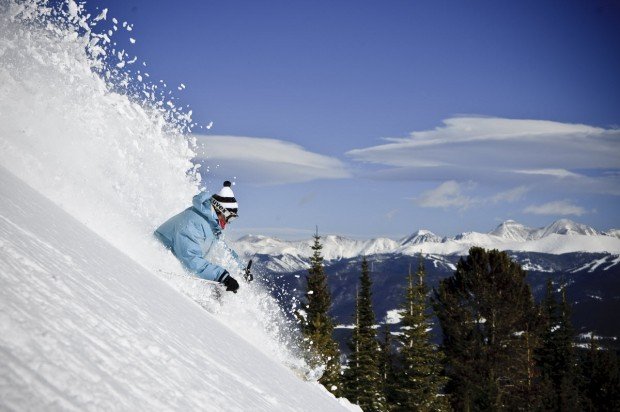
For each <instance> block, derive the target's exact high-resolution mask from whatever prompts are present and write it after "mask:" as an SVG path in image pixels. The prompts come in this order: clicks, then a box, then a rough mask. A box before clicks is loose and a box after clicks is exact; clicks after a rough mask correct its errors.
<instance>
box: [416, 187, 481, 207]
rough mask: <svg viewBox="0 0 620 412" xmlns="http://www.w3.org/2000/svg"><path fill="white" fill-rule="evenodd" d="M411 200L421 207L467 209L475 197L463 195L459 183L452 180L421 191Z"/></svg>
mask: <svg viewBox="0 0 620 412" xmlns="http://www.w3.org/2000/svg"><path fill="white" fill-rule="evenodd" d="M413 201H414V202H415V203H416V204H417V205H418V206H421V207H434V208H435V207H438V208H446V209H447V208H457V209H467V208H468V207H469V206H471V205H472V204H473V203H475V202H476V200H475V199H473V198H471V197H469V196H465V195H463V193H462V188H461V185H459V183H458V182H456V181H454V180H449V181H447V182H443V183H442V184H440V185H439V186H438V187H436V188H435V189H431V190H427V191H426V192H423V193H422V194H421V195H420V196H419V197H416V198H414V199H413Z"/></svg>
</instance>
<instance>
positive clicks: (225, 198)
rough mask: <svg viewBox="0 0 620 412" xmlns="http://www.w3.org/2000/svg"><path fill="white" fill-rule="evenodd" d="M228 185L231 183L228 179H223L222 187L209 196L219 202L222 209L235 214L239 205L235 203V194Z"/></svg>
mask: <svg viewBox="0 0 620 412" xmlns="http://www.w3.org/2000/svg"><path fill="white" fill-rule="evenodd" d="M230 186H232V183H230V182H229V181H228V180H227V181H225V182H224V186H223V187H222V189H221V190H220V191H219V192H218V193H217V194H214V195H213V196H211V199H212V200H213V201H216V202H217V203H219V204H220V206H222V207H223V208H224V209H227V210H228V211H229V212H232V213H234V214H235V215H236V214H237V210H238V208H239V205H238V204H237V199H235V194H234V193H233V191H232V189H231V188H230Z"/></svg>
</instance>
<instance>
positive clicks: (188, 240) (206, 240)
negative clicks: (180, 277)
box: [155, 180, 249, 293]
mask: <svg viewBox="0 0 620 412" xmlns="http://www.w3.org/2000/svg"><path fill="white" fill-rule="evenodd" d="M230 186H231V183H230V182H229V181H228V180H227V181H225V182H224V185H223V187H222V189H221V190H220V191H219V192H218V193H217V194H214V195H213V196H211V197H209V195H208V194H207V193H206V192H202V193H199V194H197V195H196V196H194V198H193V199H192V204H193V206H191V207H189V208H187V209H185V210H184V211H183V212H181V213H179V214H178V215H176V216H173V217H171V218H170V219H168V220H167V221H166V222H164V223H163V224H162V225H161V226H160V227H159V228H157V230H156V231H155V236H156V237H157V238H158V239H159V240H160V241H161V242H162V243H163V244H164V245H165V246H166V247H167V248H168V249H170V250H171V251H172V253H173V254H174V255H175V256H176V257H177V259H179V260H180V261H181V263H183V265H184V266H185V267H186V268H188V269H189V270H191V271H192V272H194V273H195V274H196V275H197V276H198V277H200V278H202V279H206V280H212V281H216V282H220V283H222V284H224V286H226V290H227V291H230V292H235V293H236V292H237V289H239V282H237V281H236V280H235V279H234V278H233V277H232V276H231V275H230V273H228V270H226V269H224V268H223V267H221V266H219V265H216V264H214V263H211V262H210V259H209V253H210V252H214V250H213V249H217V248H216V247H215V246H216V245H218V244H219V245H221V246H223V247H224V248H225V249H226V250H228V251H229V252H230V253H231V254H232V256H233V258H234V260H235V261H236V263H237V264H238V265H239V269H240V270H242V268H243V265H242V263H241V261H240V259H239V256H238V255H237V253H236V252H235V251H234V250H232V249H230V248H229V247H228V246H226V244H224V242H223V241H222V240H221V239H220V236H221V234H222V230H223V229H224V228H225V227H226V225H227V224H228V223H230V222H231V221H232V220H233V219H235V218H236V217H237V210H238V205H237V200H236V199H235V195H234V194H233V191H232V189H231V187H230ZM247 272H249V268H248V269H247ZM247 272H246V278H247V276H248V275H249V273H247Z"/></svg>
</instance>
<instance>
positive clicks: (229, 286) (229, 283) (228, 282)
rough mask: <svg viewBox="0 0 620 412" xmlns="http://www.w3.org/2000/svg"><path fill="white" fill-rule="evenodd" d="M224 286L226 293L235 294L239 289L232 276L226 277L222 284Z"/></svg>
mask: <svg viewBox="0 0 620 412" xmlns="http://www.w3.org/2000/svg"><path fill="white" fill-rule="evenodd" d="M222 283H223V284H224V286H226V291H227V292H233V293H237V289H239V282H237V281H236V280H235V278H233V277H232V276H230V275H228V277H227V278H226V279H224V281H223V282H222Z"/></svg>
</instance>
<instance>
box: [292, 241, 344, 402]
mask: <svg viewBox="0 0 620 412" xmlns="http://www.w3.org/2000/svg"><path fill="white" fill-rule="evenodd" d="M320 240H321V237H320V236H319V234H318V230H317V233H316V234H315V235H314V243H313V245H312V251H313V253H312V256H311V258H310V269H309V270H308V276H306V281H307V291H306V295H305V296H306V302H307V305H306V315H305V320H304V321H303V322H302V333H303V336H304V339H305V342H306V343H307V344H308V348H309V352H310V354H311V359H310V363H311V364H312V365H313V366H316V365H325V371H324V372H323V376H322V377H321V379H319V382H320V383H321V384H323V386H325V387H326V388H327V390H329V391H330V392H332V393H333V394H334V395H337V396H338V395H340V392H341V389H342V388H341V383H340V351H339V349H338V344H337V343H336V341H335V340H334V339H333V337H332V333H333V331H334V322H333V320H332V318H331V316H330V315H329V314H328V312H329V309H330V307H331V295H330V293H329V287H328V284H327V276H326V275H325V270H324V266H323V256H322V255H321V249H322V248H323V247H322V245H321V242H320Z"/></svg>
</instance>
